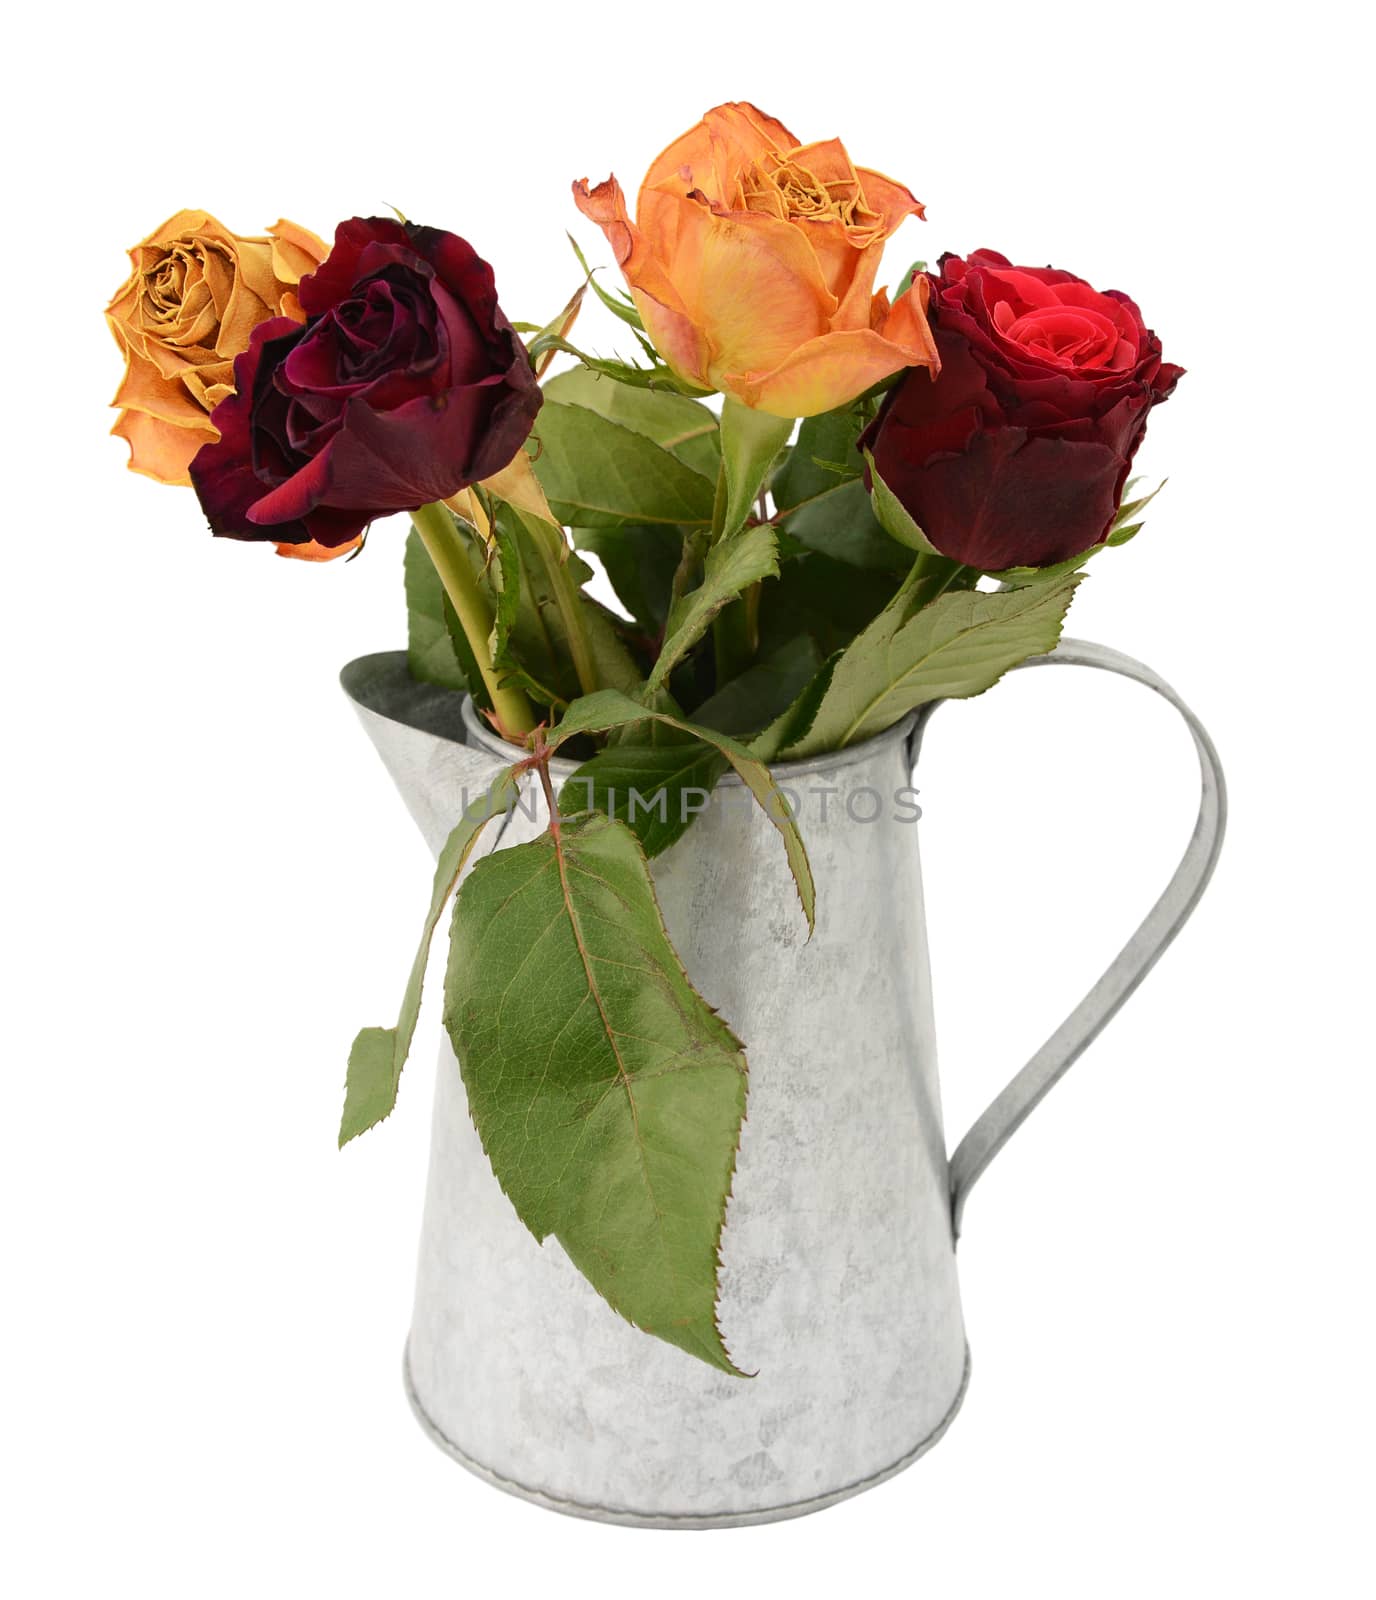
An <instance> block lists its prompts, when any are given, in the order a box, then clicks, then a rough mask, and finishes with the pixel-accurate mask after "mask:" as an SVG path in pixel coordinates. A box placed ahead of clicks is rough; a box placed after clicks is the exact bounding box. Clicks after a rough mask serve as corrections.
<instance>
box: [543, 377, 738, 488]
mask: <svg viewBox="0 0 1376 1600" xmlns="http://www.w3.org/2000/svg"><path fill="white" fill-rule="evenodd" d="M550 401H554V402H556V403H557V404H559V405H569V406H583V407H584V408H585V409H586V410H588V411H595V412H596V413H597V414H598V416H600V417H605V418H606V419H607V420H608V421H609V422H615V423H617V424H618V425H619V426H620V427H623V428H629V429H631V431H632V432H634V433H643V434H644V435H645V437H646V438H647V439H653V440H654V442H655V443H656V444H657V445H659V447H660V448H661V449H662V450H667V451H668V452H669V453H670V454H671V455H673V456H676V457H677V458H678V459H679V460H680V461H681V462H683V463H684V465H685V466H689V467H692V468H693V470H694V471H695V472H700V473H702V474H703V476H704V477H707V478H710V479H711V480H712V481H713V482H715V481H716V476H717V467H718V464H719V463H720V461H721V446H720V444H719V442H718V427H717V419H716V417H715V416H714V415H713V413H712V412H710V411H709V410H708V409H707V407H706V406H704V405H702V404H700V403H699V402H698V401H696V400H689V399H688V398H687V397H686V396H684V395H680V394H670V393H668V392H667V391H666V390H663V389H639V388H636V387H634V386H633V385H631V384H628V383H618V382H617V380H616V379H615V378H609V377H606V376H605V375H604V374H602V373H599V372H593V371H591V370H590V369H589V368H587V367H573V368H571V369H570V370H569V371H568V372H561V373H560V374H559V376H558V377H556V378H551V379H550V381H549V382H548V383H547V384H546V385H545V403H546V404H549V402H550Z"/></svg>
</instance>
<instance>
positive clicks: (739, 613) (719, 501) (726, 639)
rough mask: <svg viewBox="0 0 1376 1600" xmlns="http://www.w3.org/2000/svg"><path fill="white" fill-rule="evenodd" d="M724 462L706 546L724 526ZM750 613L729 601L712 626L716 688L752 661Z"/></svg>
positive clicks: (719, 471) (739, 603) (741, 604)
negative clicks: (708, 540)
mask: <svg viewBox="0 0 1376 1600" xmlns="http://www.w3.org/2000/svg"><path fill="white" fill-rule="evenodd" d="M726 496H727V490H726V462H725V460H723V461H722V463H721V465H720V467H718V469H717V493H716V499H715V501H714V503H713V506H712V532H711V535H710V543H711V544H716V542H717V540H718V539H720V538H721V531H722V529H723V527H725V525H726ZM751 632H752V629H751V625H750V613H749V608H748V607H747V605H746V603H745V601H744V600H730V601H728V602H727V604H726V605H725V606H723V607H722V609H721V610H720V611H719V612H718V613H717V615H716V618H715V619H714V621H713V623H712V655H713V657H714V659H715V661H716V664H717V687H718V688H719V689H720V688H721V687H722V685H723V684H725V683H729V682H730V681H731V679H732V678H734V677H736V676H738V675H739V674H740V673H741V672H743V671H744V670H745V668H746V667H748V666H749V665H750V663H751V661H752V660H753V658H754V655H755V651H756V649H757V648H758V645H757V644H754V643H752V642H751Z"/></svg>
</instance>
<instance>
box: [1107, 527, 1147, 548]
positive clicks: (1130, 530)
mask: <svg viewBox="0 0 1376 1600" xmlns="http://www.w3.org/2000/svg"><path fill="white" fill-rule="evenodd" d="M1141 531H1142V524H1141V523H1140V522H1129V523H1126V524H1124V523H1121V522H1115V523H1114V525H1113V532H1112V533H1110V534H1109V536H1108V538H1107V539H1105V540H1104V543H1105V544H1106V545H1109V546H1111V547H1112V548H1114V549H1117V547H1118V546H1119V545H1120V544H1127V543H1128V541H1129V540H1131V539H1135V538H1136V537H1137V535H1138V534H1139V533H1141Z"/></svg>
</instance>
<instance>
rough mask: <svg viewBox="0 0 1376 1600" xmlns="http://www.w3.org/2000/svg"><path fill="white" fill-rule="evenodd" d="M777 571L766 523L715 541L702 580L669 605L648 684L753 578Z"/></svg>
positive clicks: (658, 680)
mask: <svg viewBox="0 0 1376 1600" xmlns="http://www.w3.org/2000/svg"><path fill="white" fill-rule="evenodd" d="M778 571H779V561H778V554H777V550H776V547H775V543H774V530H773V528H771V527H770V526H769V524H768V523H764V522H757V523H756V524H755V525H754V526H753V527H750V528H743V529H742V530H741V531H740V532H739V533H737V534H735V535H734V536H732V537H729V538H725V539H722V540H720V541H718V543H716V544H714V545H713V546H712V548H711V549H710V550H709V551H708V552H707V559H706V560H705V561H704V562H703V568H702V582H701V584H699V585H698V587H697V588H696V589H692V590H690V591H689V592H688V593H687V594H685V595H682V596H681V597H680V598H679V599H678V600H676V601H675V602H674V604H673V606H672V608H671V609H670V612H669V620H668V622H667V624H666V626H665V633H664V644H663V646H662V648H661V650H660V653H659V660H658V661H656V662H655V665H654V670H653V671H652V672H651V673H650V677H649V684H650V687H651V688H652V689H657V688H659V687H660V685H662V684H664V683H667V682H668V678H669V674H670V673H671V672H672V671H673V669H674V668H675V667H676V666H677V665H678V663H679V662H680V661H682V660H683V658H684V656H685V655H687V653H688V651H689V650H691V649H692V647H693V646H694V645H695V644H696V643H697V642H698V640H699V639H700V638H701V637H702V635H703V634H704V632H705V631H706V630H707V628H708V626H709V625H710V624H711V621H712V618H713V617H715V616H716V614H717V612H719V611H720V610H721V608H722V607H723V606H724V605H727V604H728V603H729V602H730V601H732V600H734V599H735V598H736V596H737V595H738V594H740V593H741V592H742V591H743V590H745V589H748V588H749V587H750V585H751V584H752V583H757V582H759V580H760V579H761V578H772V577H775V576H777V575H778Z"/></svg>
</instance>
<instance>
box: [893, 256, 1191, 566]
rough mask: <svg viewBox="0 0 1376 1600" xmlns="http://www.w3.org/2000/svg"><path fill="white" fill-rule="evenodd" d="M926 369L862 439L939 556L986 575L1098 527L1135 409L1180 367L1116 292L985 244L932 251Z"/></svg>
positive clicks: (1166, 387) (1128, 455) (1133, 438)
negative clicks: (930, 360) (933, 361)
mask: <svg viewBox="0 0 1376 1600" xmlns="http://www.w3.org/2000/svg"><path fill="white" fill-rule="evenodd" d="M938 269H939V270H938V272H937V273H936V274H935V275H933V276H932V279H931V283H932V298H931V303H930V305H929V307H928V315H929V317H930V319H931V323H932V327H933V330H934V332H935V335H936V346H937V352H938V354H939V355H940V357H941V373H940V376H939V377H938V378H936V379H935V380H933V379H931V378H930V377H929V376H928V375H927V373H926V372H925V371H924V372H913V373H911V374H909V375H908V376H907V377H906V378H904V380H903V381H902V382H901V383H900V384H899V385H898V386H897V388H896V389H894V390H893V392H892V393H891V394H890V395H889V397H888V400H887V401H886V402H885V404H884V408H883V410H882V411H881V412H880V414H879V416H878V417H877V418H876V419H875V422H874V423H873V424H872V425H871V427H870V429H869V431H868V432H867V434H866V435H865V438H864V440H863V442H864V443H865V445H866V446H867V448H868V449H869V450H870V451H871V452H872V454H873V456H874V464H875V467H876V469H877V470H878V473H879V475H880V477H881V478H883V480H884V482H885V483H886V484H888V486H889V488H890V489H892V490H893V492H894V494H895V495H897V496H898V498H899V500H901V501H902V503H903V505H904V506H905V507H906V509H907V510H908V512H909V513H910V514H911V515H912V517H913V519H914V520H915V521H916V522H917V524H918V525H919V526H920V527H921V528H922V530H923V532H924V533H925V534H926V535H927V538H928V539H929V540H930V541H931V542H932V544H933V545H934V546H935V547H936V548H937V549H938V550H939V551H941V553H942V554H943V555H946V556H950V557H951V558H952V559H953V560H956V561H963V562H965V563H966V564H967V565H968V566H972V567H978V568H979V569H980V570H981V571H983V572H1000V571H1002V570H1003V569H1005V568H1007V567H1041V566H1049V565H1051V564H1052V563H1054V562H1057V561H1064V560H1066V559H1068V558H1069V557H1071V556H1075V555H1079V554H1080V553H1081V552H1082V551H1085V550H1088V549H1089V548H1090V547H1091V546H1093V545H1095V544H1098V543H1100V542H1101V541H1102V540H1103V539H1105V538H1106V537H1107V535H1108V532H1109V530H1110V528H1111V527H1112V524H1113V519H1114V516H1115V514H1116V512H1117V509H1118V505H1119V503H1120V501H1121V499H1122V494H1123V486H1124V484H1125V483H1126V481H1127V476H1128V468H1129V466H1130V465H1131V463H1132V458H1133V455H1134V453H1135V452H1136V450H1137V446H1138V445H1139V444H1140V443H1141V441H1142V435H1143V433H1144V432H1145V430H1146V425H1147V412H1148V411H1149V410H1150V409H1151V407H1152V406H1153V405H1155V404H1156V402H1157V401H1158V400H1164V399H1165V398H1166V396H1167V395H1168V394H1170V392H1171V390H1172V389H1174V387H1175V385H1176V382H1177V380H1178V379H1179V378H1180V377H1181V375H1182V371H1183V369H1182V368H1180V367H1172V366H1168V365H1166V364H1164V363H1163V362H1162V360H1161V344H1160V341H1159V340H1158V339H1157V337H1156V335H1155V334H1154V333H1152V332H1151V330H1150V329H1149V328H1147V326H1146V325H1145V324H1144V322H1143V321H1142V315H1141V313H1140V312H1139V311H1138V309H1137V307H1136V306H1135V305H1134V304H1133V303H1132V301H1131V300H1129V299H1128V297H1127V296H1126V295H1125V294H1119V293H1118V291H1117V290H1116V289H1110V290H1108V291H1107V292H1106V293H1103V294H1101V293H1099V292H1098V290H1096V289H1092V288H1091V287H1090V286H1089V284H1087V283H1085V282H1084V280H1083V279H1081V278H1077V277H1075V276H1074V275H1073V274H1072V273H1069V272H1057V271H1055V270H1054V269H1052V268H1050V267H1046V268H1041V267H1014V266H1011V265H1010V264H1009V262H1008V261H1007V260H1005V258H1004V257H1003V256H1001V255H999V254H997V253H996V252H995V251H993V250H976V251H975V253H974V254H973V255H971V256H970V257H969V259H968V260H961V258H960V257H959V256H951V255H947V256H943V257H942V258H941V260H940V262H939V263H938Z"/></svg>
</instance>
